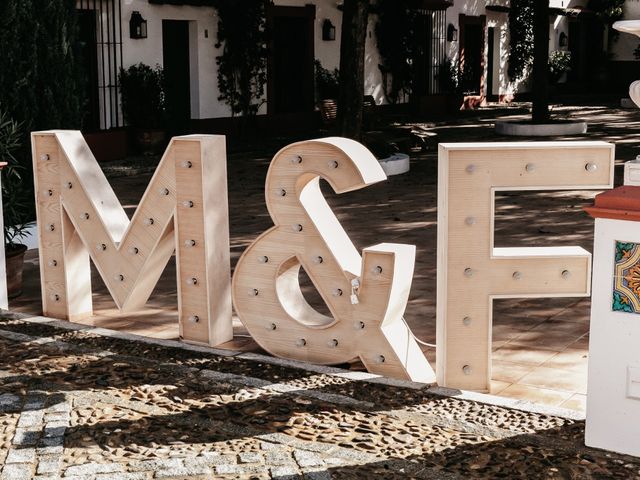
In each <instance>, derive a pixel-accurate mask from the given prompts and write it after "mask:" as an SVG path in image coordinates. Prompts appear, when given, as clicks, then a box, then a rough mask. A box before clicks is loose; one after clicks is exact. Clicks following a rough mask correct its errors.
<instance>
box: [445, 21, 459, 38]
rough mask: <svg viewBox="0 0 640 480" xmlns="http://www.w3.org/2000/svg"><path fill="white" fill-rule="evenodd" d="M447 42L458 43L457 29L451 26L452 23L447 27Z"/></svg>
mask: <svg viewBox="0 0 640 480" xmlns="http://www.w3.org/2000/svg"><path fill="white" fill-rule="evenodd" d="M447 41H448V42H457V41H458V29H457V28H456V27H454V26H453V23H450V24H449V26H448V27H447Z"/></svg>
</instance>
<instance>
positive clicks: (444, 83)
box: [438, 57, 462, 93]
mask: <svg viewBox="0 0 640 480" xmlns="http://www.w3.org/2000/svg"><path fill="white" fill-rule="evenodd" d="M438 86H439V87H440V92H442V93H460V92H461V91H462V86H461V85H460V66H459V64H458V62H457V61H455V62H452V61H451V59H450V58H449V57H444V59H443V60H442V62H440V66H439V67H438Z"/></svg>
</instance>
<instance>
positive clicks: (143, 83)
mask: <svg viewBox="0 0 640 480" xmlns="http://www.w3.org/2000/svg"><path fill="white" fill-rule="evenodd" d="M118 79H119V81H120V94H121V96H122V112H123V113H124V118H125V120H126V121H127V123H128V124H129V125H131V126H132V127H136V128H152V129H153V128H162V127H163V126H164V125H165V108H164V73H163V70H162V67H160V66H159V65H156V67H155V68H151V67H150V66H149V65H145V64H144V63H139V64H137V65H131V66H130V67H129V68H127V69H126V70H125V69H124V68H121V69H120V74H119V75H118Z"/></svg>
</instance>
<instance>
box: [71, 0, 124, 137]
mask: <svg viewBox="0 0 640 480" xmlns="http://www.w3.org/2000/svg"><path fill="white" fill-rule="evenodd" d="M76 8H77V10H78V26H79V46H78V49H79V51H80V56H81V59H80V62H81V65H82V69H83V73H84V75H85V77H84V78H85V79H86V82H85V118H84V128H85V130H87V131H92V130H93V131H95V130H106V129H109V128H115V127H120V126H122V125H123V119H122V112H121V109H120V99H119V85H118V71H119V70H120V67H121V66H122V22H121V18H122V7H121V0H78V1H77V2H76Z"/></svg>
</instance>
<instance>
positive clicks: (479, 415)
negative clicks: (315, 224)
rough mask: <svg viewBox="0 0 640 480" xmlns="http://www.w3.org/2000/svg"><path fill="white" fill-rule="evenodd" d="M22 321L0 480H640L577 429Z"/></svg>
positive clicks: (6, 352) (9, 358)
mask: <svg viewBox="0 0 640 480" xmlns="http://www.w3.org/2000/svg"><path fill="white" fill-rule="evenodd" d="M34 322H36V321H34V320H31V321H29V322H27V321H22V320H16V319H15V318H7V319H3V320H0V379H1V381H0V468H1V473H0V479H2V480H14V479H27V478H37V479H52V478H61V479H63V480H88V479H102V480H108V479H130V480H132V479H152V478H174V479H178V478H184V479H187V478H188V479H205V478H206V479H210V478H252V479H267V478H274V479H281V480H284V479H294V478H308V479H329V478H336V479H347V478H353V479H362V478H372V479H373V478H375V479H377V478H383V479H386V478H402V479H405V478H421V479H445V480H446V479H466V478H510V479H511V478H526V479H535V478H551V479H556V478H557V479H561V478H562V479H564V478H575V479H578V478H580V479H583V478H601V479H604V478H621V479H631V478H640V460H638V459H633V458H631V457H626V456H622V455H615V454H610V453H606V452H603V451H599V450H595V449H590V448H586V447H584V446H583V434H584V424H583V422H582V421H578V420H575V419H570V418H562V417H560V416H554V415H551V414H544V413H534V412H526V411H520V410H515V409H508V408H504V407H501V406H496V405H491V404H485V403H479V402H474V401H469V400H463V399H459V398H455V397H454V396H448V395H443V394H442V393H441V392H439V391H438V390H434V389H430V388H428V387H419V386H418V385H416V384H412V385H408V384H407V385H403V386H394V385H392V383H393V382H388V381H385V382H382V381H381V382H375V381H362V380H360V381H356V380H354V379H353V376H350V375H352V374H353V372H344V374H342V375H338V374H335V373H334V374H327V373H324V374H323V373H314V372H310V371H305V370H301V369H297V368H292V367H290V366H285V365H284V364H278V362H277V361H273V362H260V361H259V357H257V356H255V355H254V354H245V355H239V354H237V353H235V354H231V353H228V354H226V355H225V354H224V352H218V353H222V354H218V353H216V352H213V353H211V352H205V349H200V351H199V349H198V348H172V347H169V346H166V345H167V343H168V342H166V341H165V342H164V344H163V343H162V341H160V342H159V344H153V343H144V342H139V341H130V340H125V339H122V338H114V337H109V336H103V335H98V334H97V333H99V330H97V329H96V330H94V329H90V328H88V327H83V326H77V327H73V325H71V324H68V325H67V328H60V326H59V325H60V324H59V323H55V322H53V323H49V324H47V323H42V322H41V323H37V322H36V323H34ZM56 325H58V326H56ZM74 328H76V329H74ZM103 333H104V332H103ZM107 333H108V332H107ZM116 336H117V335H116ZM251 355H254V357H255V358H254V359H252V358H251Z"/></svg>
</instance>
